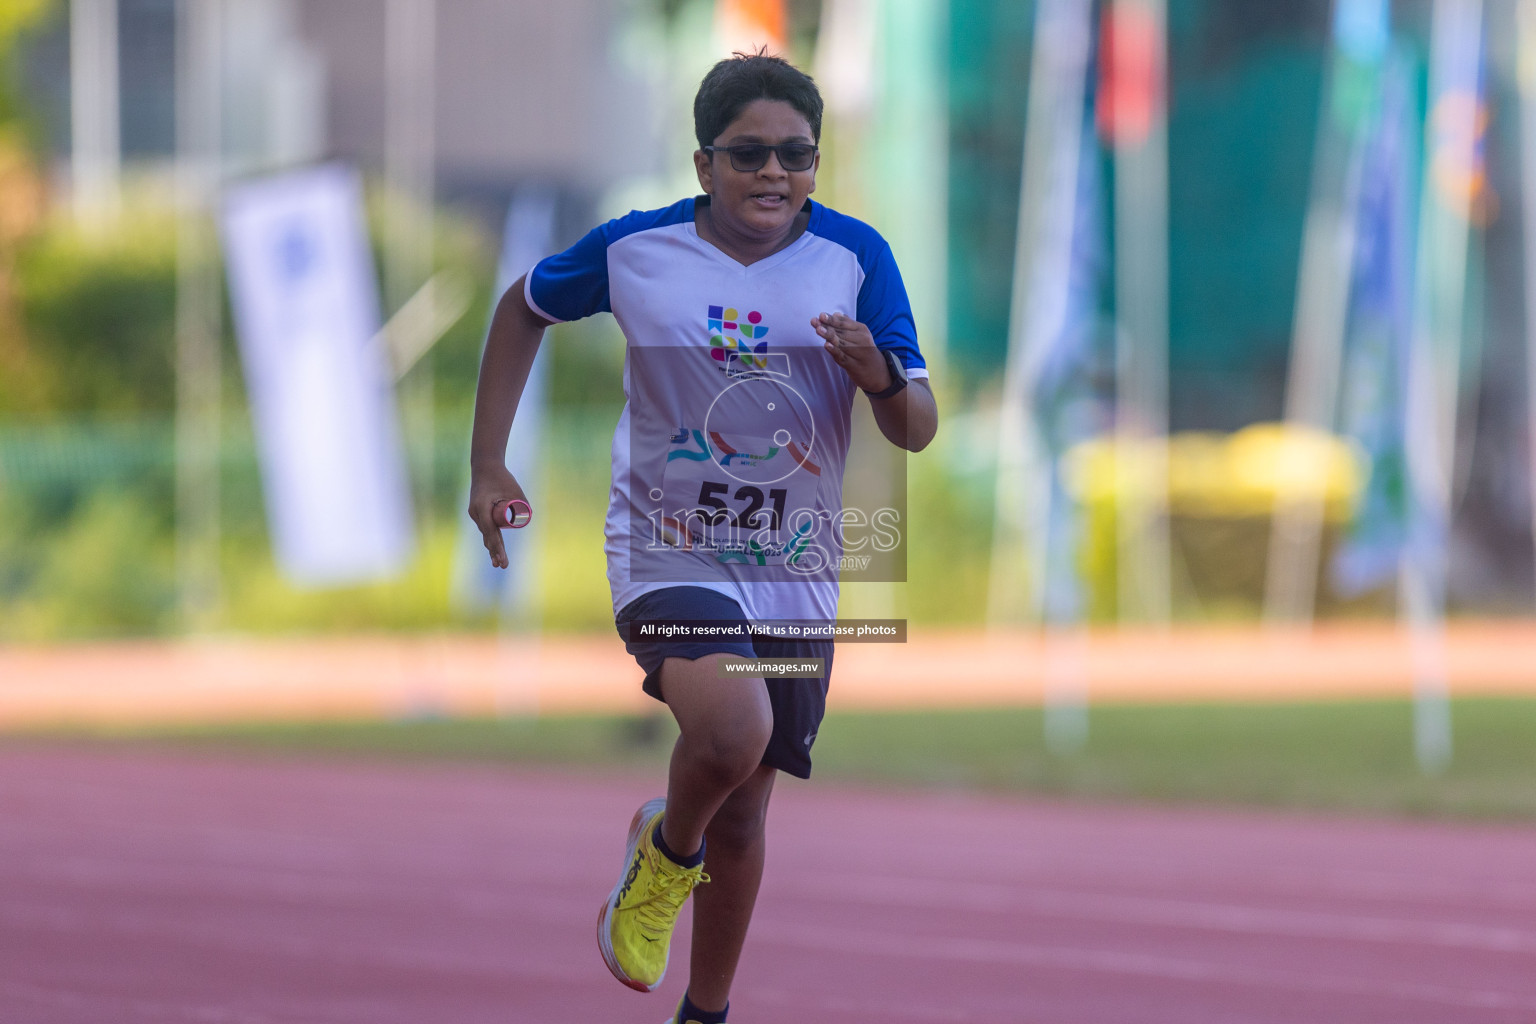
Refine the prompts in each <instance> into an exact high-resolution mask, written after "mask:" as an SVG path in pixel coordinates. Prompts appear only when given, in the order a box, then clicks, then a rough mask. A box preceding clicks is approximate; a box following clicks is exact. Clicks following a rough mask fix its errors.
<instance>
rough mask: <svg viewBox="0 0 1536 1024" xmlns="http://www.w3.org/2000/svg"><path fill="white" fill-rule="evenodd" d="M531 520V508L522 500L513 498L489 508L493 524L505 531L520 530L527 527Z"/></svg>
mask: <svg viewBox="0 0 1536 1024" xmlns="http://www.w3.org/2000/svg"><path fill="white" fill-rule="evenodd" d="M532 518H533V507H532V506H531V505H529V504H528V503H527V502H526V501H524V500H523V499H522V498H513V499H512V500H511V501H498V502H497V503H496V504H495V505H492V506H491V519H492V521H493V522H495V524H496V525H497V526H499V527H501V528H502V529H503V530H505V529H508V528H510V529H513V530H521V529H522V528H523V527H525V526H527V525H528V521H529V520H530V519H532Z"/></svg>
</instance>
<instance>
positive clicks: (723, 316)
mask: <svg viewBox="0 0 1536 1024" xmlns="http://www.w3.org/2000/svg"><path fill="white" fill-rule="evenodd" d="M767 333H768V328H767V326H766V325H765V324H764V323H763V314H761V313H759V312H758V311H757V310H755V309H754V310H751V311H749V312H748V313H747V315H746V316H742V315H741V311H740V310H738V309H736V307H734V306H710V307H709V354H710V357H711V358H713V359H714V360H715V362H717V363H719V364H720V368H721V369H722V370H726V371H727V372H730V371H731V370H766V369H768V355H767V353H768V343H767V342H766V341H764V340H763V336H764V335H766V334H767ZM733 361H734V362H735V363H736V364H737V365H736V366H734V367H733V366H732V365H731V364H732V362H733Z"/></svg>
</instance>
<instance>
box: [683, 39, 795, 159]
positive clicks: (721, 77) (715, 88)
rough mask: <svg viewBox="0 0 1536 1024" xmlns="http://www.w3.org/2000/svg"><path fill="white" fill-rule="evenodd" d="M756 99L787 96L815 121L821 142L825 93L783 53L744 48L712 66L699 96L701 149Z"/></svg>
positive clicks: (696, 116) (696, 120)
mask: <svg viewBox="0 0 1536 1024" xmlns="http://www.w3.org/2000/svg"><path fill="white" fill-rule="evenodd" d="M753 100H782V101H784V102H785V103H788V104H789V105H790V106H791V107H794V108H795V109H796V110H798V111H799V112H800V113H801V114H803V115H805V119H806V120H807V121H809V122H810V125H811V141H813V142H817V143H820V142H821V93H820V92H819V91H818V90H817V88H816V83H815V82H814V81H812V80H811V76H810V75H808V74H806V73H805V72H804V71H801V70H800V69H799V68H797V67H795V66H794V65H793V64H791V63H790V62H789V61H787V60H785V59H784V58H783V57H772V56H769V55H768V54H767V53H761V52H760V53H738V54H736V55H735V56H732V57H728V58H726V59H725V60H722V61H720V62H719V63H718V64H716V65H715V66H714V67H712V68H710V69H709V74H707V75H705V76H704V81H702V82H700V83H699V91H698V94H697V95H695V96H694V98H693V133H694V134H695V135H696V136H698V139H699V148H700V149H703V148H704V147H705V146H709V145H712V144H713V143H714V141H715V139H716V138H717V137H718V136H719V135H720V133H721V132H723V131H725V129H726V128H727V127H728V126H729V125H730V123H731V122H732V121H734V120H736V118H738V117H740V116H741V112H742V110H744V109H745V108H746V106H747V104H749V103H751V102H752V101H753Z"/></svg>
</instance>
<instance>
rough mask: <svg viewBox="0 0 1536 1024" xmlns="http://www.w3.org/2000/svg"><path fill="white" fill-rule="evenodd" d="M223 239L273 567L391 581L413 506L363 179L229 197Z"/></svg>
mask: <svg viewBox="0 0 1536 1024" xmlns="http://www.w3.org/2000/svg"><path fill="white" fill-rule="evenodd" d="M223 233H224V248H225V253H226V260H227V264H228V267H229V284H230V296H231V300H232V304H233V307H234V315H235V326H236V331H237V334H238V336H239V340H240V353H241V358H242V360H243V362H244V366H245V376H246V385H247V387H248V389H249V393H250V403H251V413H252V416H253V418H254V420H255V426H256V443H257V451H258V454H259V456H260V460H261V471H262V479H263V482H264V484H265V488H266V502H267V515H268V519H269V521H270V524H271V530H272V543H273V549H274V551H275V554H276V557H277V561H278V565H279V567H280V568H281V569H282V571H283V573H284V574H285V575H286V576H287V577H288V578H289V579H290V580H291V581H293V582H294V583H296V584H298V585H301V586H331V585H340V584H348V583H357V582H363V581H367V580H375V579H380V578H384V577H388V576H392V575H396V574H398V573H399V572H400V571H401V570H402V569H403V568H404V566H405V565H406V563H407V562H408V561H409V559H410V557H411V554H412V512H411V499H410V490H409V486H408V482H407V474H406V468H405V464H404V459H403V457H402V454H401V445H400V431H399V426H398V424H397V422H396V413H395V406H394V395H393V391H392V376H391V373H390V370H389V366H388V362H387V359H386V357H385V353H384V352H383V350H382V346H380V345H379V344H378V343H377V341H376V340H375V335H377V334H378V330H379V298H378V288H377V284H376V282H375V280H374V269H373V262H372V258H371V256H370V254H369V249H368V234H367V228H366V225H365V221H364V217H363V195H362V183H361V181H360V180H359V178H358V175H357V174H356V172H354V171H352V170H351V169H348V168H345V167H340V166H334V165H332V166H324V167H317V168H313V169H309V170H302V171H295V172H291V173H285V174H282V175H279V176H276V177H271V178H266V179H263V180H260V181H253V182H248V183H245V184H242V185H237V186H234V187H231V188H230V189H228V190H227V193H226V201H225V206H224V217H223Z"/></svg>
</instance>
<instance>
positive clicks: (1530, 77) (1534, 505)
mask: <svg viewBox="0 0 1536 1024" xmlns="http://www.w3.org/2000/svg"><path fill="white" fill-rule="evenodd" d="M1515 13H1516V18H1517V19H1518V21H1517V29H1518V31H1517V37H1516V39H1517V41H1516V46H1517V47H1518V50H1517V54H1518V56H1517V60H1516V64H1517V67H1518V68H1519V87H1520V177H1521V186H1522V197H1521V210H1522V211H1523V213H1524V215H1525V225H1524V227H1525V238H1524V241H1525V302H1526V306H1525V414H1526V423H1527V425H1528V435H1527V436H1528V437H1529V439H1530V440H1529V442H1528V444H1529V454H1528V456H1527V463H1526V474H1527V476H1528V479H1529V481H1530V493H1531V539H1532V540H1533V541H1536V0H1520V5H1519V7H1517V8H1516V11H1515Z"/></svg>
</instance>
